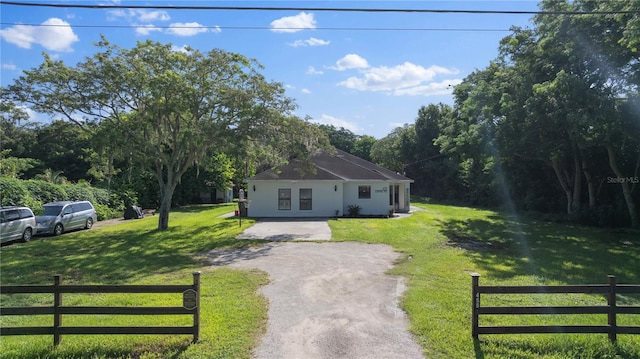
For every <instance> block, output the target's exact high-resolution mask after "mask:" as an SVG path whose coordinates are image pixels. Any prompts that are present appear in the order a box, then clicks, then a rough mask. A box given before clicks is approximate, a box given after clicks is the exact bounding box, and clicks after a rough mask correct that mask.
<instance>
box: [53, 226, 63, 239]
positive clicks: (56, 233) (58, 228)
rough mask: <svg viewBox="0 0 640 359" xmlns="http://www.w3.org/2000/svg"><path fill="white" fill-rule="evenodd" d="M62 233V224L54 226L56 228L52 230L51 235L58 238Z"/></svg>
mask: <svg viewBox="0 0 640 359" xmlns="http://www.w3.org/2000/svg"><path fill="white" fill-rule="evenodd" d="M62 232H64V228H63V227H62V223H58V224H56V226H55V227H54V228H53V235H54V236H59V235H61V234H62Z"/></svg>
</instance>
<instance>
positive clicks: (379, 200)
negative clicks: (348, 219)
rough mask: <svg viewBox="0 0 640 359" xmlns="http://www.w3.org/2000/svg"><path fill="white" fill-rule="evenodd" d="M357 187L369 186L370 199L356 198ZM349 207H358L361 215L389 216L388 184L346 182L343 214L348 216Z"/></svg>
mask: <svg viewBox="0 0 640 359" xmlns="http://www.w3.org/2000/svg"><path fill="white" fill-rule="evenodd" d="M358 186H371V198H358ZM350 205H356V206H360V208H361V209H362V210H361V211H360V214H362V215H365V216H367V215H375V216H378V215H382V216H386V215H388V214H389V209H390V208H391V206H389V183H388V182H346V183H345V184H344V208H343V210H344V213H345V214H348V213H349V211H348V210H347V208H348V207H349V206H350Z"/></svg>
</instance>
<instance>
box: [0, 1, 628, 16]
mask: <svg viewBox="0 0 640 359" xmlns="http://www.w3.org/2000/svg"><path fill="white" fill-rule="evenodd" d="M0 4H2V5H11V6H29V7H54V8H63V9H103V10H104V9H154V10H225V11H317V12H320V11H331V12H377V13H390V12H396V13H439V14H501V15H614V14H640V9H636V10H611V11H523V10H454V9H398V8H338V7H289V6H283V7H273V6H202V5H199V6H196V5H118V4H54V3H42V2H39V3H36V2H20V1H1V0H0Z"/></svg>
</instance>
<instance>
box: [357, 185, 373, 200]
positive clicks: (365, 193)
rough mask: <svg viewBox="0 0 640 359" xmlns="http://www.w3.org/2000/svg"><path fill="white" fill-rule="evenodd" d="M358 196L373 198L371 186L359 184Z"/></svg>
mask: <svg viewBox="0 0 640 359" xmlns="http://www.w3.org/2000/svg"><path fill="white" fill-rule="evenodd" d="M358 198H360V199H363V198H371V186H358Z"/></svg>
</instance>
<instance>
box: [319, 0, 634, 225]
mask: <svg viewBox="0 0 640 359" xmlns="http://www.w3.org/2000/svg"><path fill="white" fill-rule="evenodd" d="M637 9H640V1H637V0H634V1H573V2H571V3H568V2H566V1H560V0H552V1H543V2H542V3H541V10H542V13H541V14H539V15H537V16H535V17H534V19H533V26H532V28H526V29H524V28H514V29H512V33H511V34H510V35H509V36H507V37H505V38H504V39H503V40H502V41H501V42H500V44H499V56H498V58H496V59H495V60H494V61H492V62H491V63H490V64H488V66H487V67H486V68H484V69H480V70H477V71H475V72H473V73H472V74H470V75H469V76H467V77H466V78H465V79H464V81H463V82H462V83H461V84H460V85H458V86H456V87H455V89H454V99H455V102H454V105H453V106H447V105H443V104H438V105H429V106H425V107H422V108H421V109H420V110H419V111H418V115H417V118H416V119H415V123H413V124H410V125H406V126H405V127H401V128H397V129H395V130H394V131H393V132H391V133H390V134H389V135H388V136H386V137H385V138H382V139H380V140H378V141H376V142H375V144H373V145H372V146H371V152H370V157H371V159H372V160H373V161H375V162H378V163H380V164H382V165H384V166H386V167H388V168H390V169H393V170H395V171H398V172H402V173H405V174H406V175H407V176H408V177H411V178H413V179H414V180H415V185H414V187H413V190H412V191H413V193H416V194H420V195H424V196H427V197H430V198H433V199H436V200H440V201H455V202H458V203H464V204H470V205H479V206H492V207H495V206H503V207H504V208H505V209H507V210H510V211H527V212H533V213H536V212H538V213H540V214H541V216H545V217H555V218H559V219H563V220H564V219H568V220H572V221H578V222H580V223H585V224H589V225H599V226H633V227H636V228H637V227H638V223H639V219H638V217H639V216H638V204H639V203H640V190H638V187H640V97H639V92H638V91H639V86H640V50H639V48H640V25H639V23H638V13H637V12H634V10H635V11H637ZM558 12H566V13H568V12H600V14H594V15H553V14H554V13H558ZM604 13H606V14H604ZM340 131H342V132H344V129H342V130H340ZM340 131H339V132H340ZM329 137H330V138H332V136H329ZM333 137H336V136H333ZM342 137H344V135H343V136H342ZM336 146H339V145H338V144H336ZM558 214H561V215H558Z"/></svg>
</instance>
